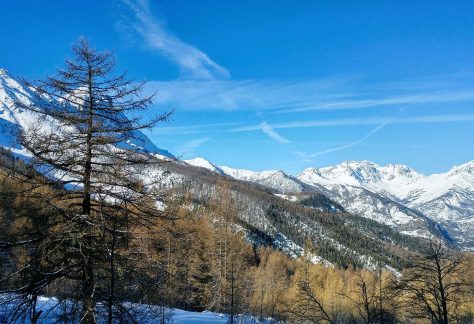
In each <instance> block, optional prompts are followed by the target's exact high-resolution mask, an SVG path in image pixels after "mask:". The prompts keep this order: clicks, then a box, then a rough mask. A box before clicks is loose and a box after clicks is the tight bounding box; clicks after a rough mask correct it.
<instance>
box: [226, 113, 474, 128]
mask: <svg viewBox="0 0 474 324" xmlns="http://www.w3.org/2000/svg"><path fill="white" fill-rule="evenodd" d="M447 122H474V114H450V115H447V114H446V115H424V116H415V117H398V116H374V117H364V118H342V119H328V120H309V121H296V122H286V123H277V124H273V125H272V126H273V128H274V129H285V128H308V127H331V126H359V125H379V124H387V123H390V124H413V123H447ZM260 129H261V127H260V124H257V125H250V126H243V127H236V128H233V129H231V130H230V131H231V132H248V131H256V130H260Z"/></svg>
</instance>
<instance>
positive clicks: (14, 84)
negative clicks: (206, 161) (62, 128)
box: [0, 69, 174, 159]
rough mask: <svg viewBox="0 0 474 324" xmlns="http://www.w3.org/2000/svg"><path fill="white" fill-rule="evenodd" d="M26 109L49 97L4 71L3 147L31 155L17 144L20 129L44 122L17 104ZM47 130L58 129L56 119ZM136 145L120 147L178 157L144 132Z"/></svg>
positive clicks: (0, 81) (0, 103) (0, 93)
mask: <svg viewBox="0 0 474 324" xmlns="http://www.w3.org/2000/svg"><path fill="white" fill-rule="evenodd" d="M18 101H19V102H21V103H23V104H25V105H32V104H35V103H36V104H38V103H39V102H40V101H51V99H50V98H48V97H46V96H40V95H38V94H37V93H36V92H35V91H34V90H33V89H31V88H29V87H27V86H25V85H24V83H23V82H21V81H20V80H19V79H17V78H15V77H13V76H12V75H10V74H9V73H8V72H7V71H6V70H4V69H0V145H1V146H3V147H7V148H11V149H13V151H14V152H16V153H20V154H27V152H24V151H22V148H21V147H20V146H19V145H18V143H17V141H16V134H17V132H18V130H19V129H21V128H23V129H25V128H27V127H30V126H31V125H34V124H35V123H36V122H37V120H38V118H44V116H39V115H38V114H35V113H33V112H31V111H27V110H24V109H21V108H18V107H16V105H15V102H18ZM42 125H43V127H51V128H53V129H54V127H55V121H54V119H49V120H48V121H47V122H46V123H44V122H42ZM132 137H133V141H128V142H126V143H120V146H121V147H128V146H133V147H135V148H137V147H138V148H140V149H142V150H143V151H146V152H149V153H152V154H154V155H155V156H157V157H162V158H171V159H174V156H173V155H172V154H171V153H169V152H168V151H166V150H162V149H160V148H158V147H157V146H156V145H155V144H153V142H152V141H151V140H150V139H149V138H148V137H146V136H145V135H144V134H143V133H141V132H138V131H136V132H134V133H133V136H132Z"/></svg>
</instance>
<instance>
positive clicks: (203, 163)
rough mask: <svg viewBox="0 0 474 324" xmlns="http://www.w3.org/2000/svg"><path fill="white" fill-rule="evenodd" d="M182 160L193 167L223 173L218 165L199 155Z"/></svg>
mask: <svg viewBox="0 0 474 324" xmlns="http://www.w3.org/2000/svg"><path fill="white" fill-rule="evenodd" d="M184 162H186V163H187V164H189V165H192V166H195V167H199V168H204V169H207V170H209V171H211V172H214V173H218V174H224V171H222V169H221V168H220V167H218V166H216V165H215V164H213V163H211V162H209V161H208V160H206V159H203V158H200V157H197V158H194V159H190V160H184Z"/></svg>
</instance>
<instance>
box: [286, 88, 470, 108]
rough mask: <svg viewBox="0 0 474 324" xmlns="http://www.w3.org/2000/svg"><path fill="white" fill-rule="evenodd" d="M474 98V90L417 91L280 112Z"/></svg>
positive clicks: (331, 102) (468, 99) (327, 103)
mask: <svg viewBox="0 0 474 324" xmlns="http://www.w3.org/2000/svg"><path fill="white" fill-rule="evenodd" d="M470 100H474V91H473V90H460V91H458V90H456V91H447V92H444V93H440V92H438V91H436V92H426V93H417V94H410V95H399V96H390V97H382V98H376V99H362V100H353V99H350V98H346V99H345V100H339V101H337V100H336V101H329V102H320V103H315V104H314V105H310V106H306V107H297V108H290V109H283V110H280V111H279V112H280V113H294V112H303V111H311V110H336V109H357V108H370V107H376V106H393V105H406V104H426V103H435V102H436V103H440V102H457V101H470Z"/></svg>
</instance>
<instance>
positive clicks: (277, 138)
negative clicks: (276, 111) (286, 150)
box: [260, 121, 290, 144]
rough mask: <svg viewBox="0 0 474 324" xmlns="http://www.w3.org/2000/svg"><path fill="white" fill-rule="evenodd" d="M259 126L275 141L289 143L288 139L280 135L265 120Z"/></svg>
mask: <svg viewBox="0 0 474 324" xmlns="http://www.w3.org/2000/svg"><path fill="white" fill-rule="evenodd" d="M260 128H261V129H262V132H264V133H265V134H267V135H268V136H269V137H270V138H272V139H273V140H275V141H277V142H278V143H281V144H288V143H290V141H289V140H288V139H286V138H284V137H283V136H281V135H280V134H278V133H277V132H276V131H275V130H274V129H273V127H272V126H271V125H270V124H269V123H267V122H266V121H264V122H263V123H261V124H260Z"/></svg>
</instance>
